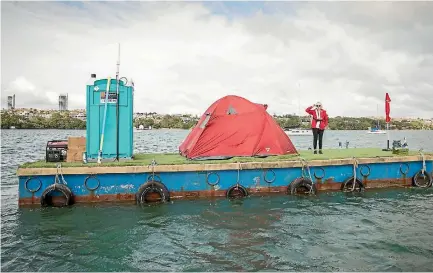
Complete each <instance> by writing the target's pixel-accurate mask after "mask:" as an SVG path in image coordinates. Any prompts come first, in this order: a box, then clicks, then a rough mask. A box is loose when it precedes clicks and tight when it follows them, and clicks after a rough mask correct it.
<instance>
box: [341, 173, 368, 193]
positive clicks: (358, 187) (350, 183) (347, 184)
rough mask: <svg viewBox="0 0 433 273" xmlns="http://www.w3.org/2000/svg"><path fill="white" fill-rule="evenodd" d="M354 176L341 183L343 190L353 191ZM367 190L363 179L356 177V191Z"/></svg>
mask: <svg viewBox="0 0 433 273" xmlns="http://www.w3.org/2000/svg"><path fill="white" fill-rule="evenodd" d="M353 178H354V177H353V176H352V177H350V178H348V179H346V180H345V181H344V182H343V183H341V191H342V192H352V188H353ZM364 190H365V186H364V183H362V181H361V180H359V179H358V178H356V185H355V190H354V192H362V191H364Z"/></svg>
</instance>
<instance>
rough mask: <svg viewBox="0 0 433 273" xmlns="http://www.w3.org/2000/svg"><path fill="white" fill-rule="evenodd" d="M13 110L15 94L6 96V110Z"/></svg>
mask: <svg viewBox="0 0 433 273" xmlns="http://www.w3.org/2000/svg"><path fill="white" fill-rule="evenodd" d="M13 109H15V94H13V95H12V96H8V110H13Z"/></svg>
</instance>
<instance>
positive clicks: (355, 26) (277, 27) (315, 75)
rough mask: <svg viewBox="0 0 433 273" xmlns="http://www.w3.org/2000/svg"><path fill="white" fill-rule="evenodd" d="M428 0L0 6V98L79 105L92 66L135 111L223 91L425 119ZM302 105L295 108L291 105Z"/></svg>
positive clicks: (280, 103) (431, 70)
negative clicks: (125, 94)
mask: <svg viewBox="0 0 433 273" xmlns="http://www.w3.org/2000/svg"><path fill="white" fill-rule="evenodd" d="M432 13H433V3H428V2H411V3H404V2H333V3H329V2H327V3H320V2H315V3H307V2H265V3H262V2H254V3H248V2H219V3H214V2H204V3H199V2H190V3H186V2H128V1H126V2H4V3H2V14H1V15H2V19H1V20H2V34H1V35H2V63H1V64H2V90H1V91H2V106H3V107H5V106H6V96H7V95H10V94H12V93H15V94H16V106H17V107H33V108H52V109H56V108H57V107H58V103H57V99H58V95H59V94H61V93H68V95H69V108H84V107H85V83H86V82H87V80H88V79H89V77H90V74H91V73H96V74H97V76H98V77H106V76H111V77H114V76H115V72H116V61H117V43H118V42H120V43H121V67H120V73H121V76H126V77H128V78H133V79H134V82H135V86H136V90H135V94H134V95H135V103H134V107H135V109H134V111H140V112H145V111H146V112H153V111H155V112H159V113H179V112H185V113H192V114H202V113H203V112H204V111H205V109H206V108H207V107H208V106H209V105H210V104H211V103H212V102H214V101H215V100H217V99H219V98H221V97H222V96H225V95H228V94H235V95H240V96H243V97H245V98H247V99H249V100H251V101H253V102H257V103H267V104H269V108H268V109H269V110H268V111H269V112H270V113H280V114H281V113H297V112H298V109H300V110H301V112H303V109H305V108H306V107H307V106H309V105H311V104H312V103H314V102H316V101H317V100H320V101H322V102H323V104H324V106H325V107H326V109H327V110H328V112H329V114H330V115H331V116H338V115H346V116H369V115H377V110H376V109H377V106H378V105H379V109H380V114H382V113H383V108H384V106H383V101H384V97H385V92H389V93H390V96H391V99H392V106H391V107H392V109H391V114H392V115H393V116H394V117H405V116H412V117H425V118H432V117H433V107H432V106H431V105H432V103H433V99H432V94H433V77H431V75H433V17H432V16H431V14H432ZM298 102H299V103H300V106H299V105H298Z"/></svg>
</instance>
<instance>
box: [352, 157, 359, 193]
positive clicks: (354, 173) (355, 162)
mask: <svg viewBox="0 0 433 273" xmlns="http://www.w3.org/2000/svg"><path fill="white" fill-rule="evenodd" d="M356 168H358V160H356V158H355V157H353V186H352V191H354V190H355V186H356Z"/></svg>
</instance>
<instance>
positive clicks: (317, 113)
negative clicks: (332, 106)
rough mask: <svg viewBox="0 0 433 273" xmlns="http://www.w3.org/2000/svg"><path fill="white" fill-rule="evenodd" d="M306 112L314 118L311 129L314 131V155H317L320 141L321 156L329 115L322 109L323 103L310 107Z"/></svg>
mask: <svg viewBox="0 0 433 273" xmlns="http://www.w3.org/2000/svg"><path fill="white" fill-rule="evenodd" d="M305 112H307V113H308V114H310V115H311V116H312V119H311V129H312V130H313V147H314V153H315V154H317V140H319V154H323V152H322V139H323V132H324V131H325V128H326V126H328V114H327V113H326V111H325V110H323V108H322V103H320V102H317V103H316V104H314V105H313V106H309V107H308V108H307V109H305Z"/></svg>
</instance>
